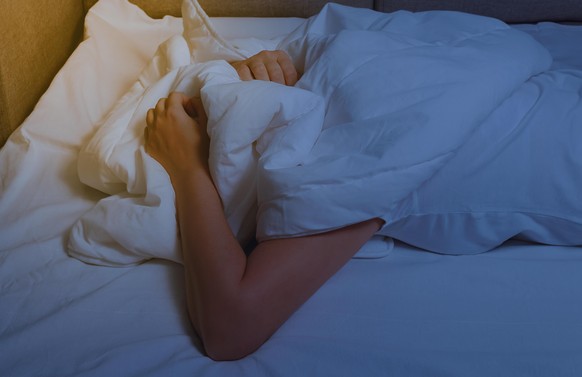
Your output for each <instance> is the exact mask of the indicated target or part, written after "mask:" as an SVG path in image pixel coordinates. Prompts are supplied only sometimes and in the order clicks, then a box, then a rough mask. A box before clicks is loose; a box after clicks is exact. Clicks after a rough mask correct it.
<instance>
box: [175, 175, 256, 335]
mask: <svg viewBox="0 0 582 377" xmlns="http://www.w3.org/2000/svg"><path fill="white" fill-rule="evenodd" d="M172 184H173V186H174V191H175V193H176V204H177V207H176V209H177V214H178V223H179V226H180V237H181V243H182V254H183V261H184V269H185V277H186V293H187V295H188V299H189V300H190V303H189V304H190V305H189V309H190V310H189V312H190V316H191V319H192V322H193V324H194V325H195V327H196V330H197V331H198V333H199V335H200V336H201V337H202V338H203V339H204V337H205V334H204V332H205V331H204V329H206V328H209V327H212V326H211V325H210V324H208V322H209V321H212V320H220V318H219V317H220V314H221V313H228V312H229V311H230V310H231V308H228V306H229V305H232V302H233V299H235V298H236V297H237V296H238V289H239V284H240V282H241V280H242V277H243V274H244V271H245V266H246V256H245V254H244V252H243V251H242V249H241V247H240V246H239V244H238V242H237V241H236V239H235V238H234V236H233V235H232V232H231V231H230V228H229V226H228V223H227V222H226V219H225V217H224V214H223V208H222V203H221V201H220V197H219V196H218V193H217V191H216V188H215V186H214V184H213V182H212V180H211V178H210V175H209V173H208V172H207V170H206V169H201V168H200V169H192V170H191V171H186V172H183V173H181V174H179V175H178V174H173V175H172ZM205 313H213V315H212V316H211V317H210V318H209V316H208V315H207V314H205ZM216 313H218V315H217V314H216Z"/></svg>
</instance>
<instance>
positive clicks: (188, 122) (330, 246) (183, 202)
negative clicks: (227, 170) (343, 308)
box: [146, 93, 381, 360]
mask: <svg viewBox="0 0 582 377" xmlns="http://www.w3.org/2000/svg"><path fill="white" fill-rule="evenodd" d="M147 124H148V127H147V128H146V150H147V152H148V153H149V154H150V155H151V156H152V157H154V158H155V159H156V160H158V161H159V162H160V163H161V164H162V166H164V168H165V169H166V171H167V172H168V174H169V176H170V179H171V180H172V185H173V187H174V191H175V193H176V209H177V213H178V222H179V226H180V234H181V241H182V253H183V260H184V270H185V277H186V294H187V301H188V312H189V315H190V319H191V322H192V324H193V326H194V328H195V329H196V331H197V333H198V334H199V336H200V337H201V339H202V342H203V344H204V347H205V350H206V352H207V353H208V355H209V356H210V357H211V358H213V359H216V360H230V359H238V358H241V357H244V356H246V355H248V354H250V353H251V352H253V351H254V350H256V349H257V348H258V347H260V345H261V344H263V343H264V342H265V341H266V340H267V339H268V338H269V337H270V336H271V335H272V334H273V333H274V332H275V331H276V330H277V329H278V328H279V327H280V326H281V324H282V323H283V322H285V321H286V320H287V318H289V316H291V314H292V313H293V312H294V311H295V310H297V309H298V308H299V307H300V306H301V305H302V304H303V303H304V302H305V301H306V300H307V299H308V298H309V297H310V296H311V295H312V294H313V293H314V292H315V291H316V290H317V289H318V288H319V287H320V286H321V285H322V284H323V283H325V282H326V281H327V280H328V279H329V278H330V277H331V276H332V275H333V274H334V273H335V272H336V271H338V270H339V269H340V268H341V267H342V266H343V265H344V264H345V263H346V262H347V261H348V260H349V259H350V258H351V257H352V256H353V254H354V253H355V252H356V251H357V250H358V249H359V248H360V247H361V245H362V244H364V243H365V242H366V241H367V240H368V239H369V238H370V237H371V236H372V235H373V234H374V233H375V232H376V231H377V230H378V229H379V228H380V226H381V220H379V219H372V220H369V221H366V222H363V223H359V224H355V225H352V226H349V227H346V228H343V229H339V230H336V231H332V232H327V233H323V234H319V235H314V236H308V237H298V238H286V239H278V240H271V241H266V242H262V243H260V244H259V245H258V246H257V247H256V248H255V250H253V252H252V253H251V254H250V256H249V257H247V256H246V255H245V253H244V252H243V250H242V249H241V247H240V245H239V244H238V242H237V240H236V239H235V237H234V235H233V234H232V232H231V230H230V228H229V226H228V224H227V221H226V219H225V217H224V212H223V208H222V203H221V200H220V197H219V195H218V193H217V191H216V188H215V186H214V183H213V182H212V179H211V177H210V173H209V169H208V144H209V140H208V136H207V134H206V115H205V114H204V109H203V107H202V104H201V102H200V101H199V100H197V99H190V98H188V97H186V96H184V95H183V94H180V93H172V94H171V95H170V96H169V97H168V98H167V99H161V100H160V101H159V102H158V104H157V106H156V108H155V110H153V109H152V110H150V111H148V114H147Z"/></svg>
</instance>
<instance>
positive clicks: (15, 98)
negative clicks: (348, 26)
mask: <svg viewBox="0 0 582 377" xmlns="http://www.w3.org/2000/svg"><path fill="white" fill-rule="evenodd" d="M130 1H131V2H133V3H135V4H137V5H139V6H140V7H142V8H143V9H144V10H145V11H146V12H147V13H148V14H149V15H150V16H152V17H156V18H160V17H162V16H164V15H167V14H168V15H174V16H178V15H179V14H180V6H181V2H182V0H130ZM334 1H335V2H338V3H342V4H346V5H352V6H358V7H365V8H374V9H376V10H380V11H383V12H392V11H395V10H398V9H406V10H411V11H423V10H436V9H447V10H457V11H465V12H470V13H476V14H482V15H486V16H492V17H496V18H499V19H502V20H504V21H506V22H537V21H574V22H580V21H582V1H579V0H551V1H550V0H511V1H508V0H488V1H482V0H334ZM96 2H97V0H51V1H38V0H2V1H0V35H2V45H1V48H0V146H2V145H4V143H5V141H6V139H7V138H8V136H9V135H10V134H11V133H12V131H13V130H14V129H16V127H18V126H19V125H20V124H21V123H22V121H23V120H24V119H25V118H26V116H28V114H30V112H31V111H32V109H33V107H34V105H35V104H36V102H37V101H38V99H39V98H40V96H41V95H42V93H43V92H44V91H45V90H46V89H47V87H48V85H49V84H50V82H51V80H52V78H53V77H54V75H55V74H56V73H57V71H58V70H59V69H60V67H61V66H62V65H63V64H64V62H65V61H66V59H67V58H68V57H69V55H70V54H71V52H72V51H73V50H74V49H75V47H76V46H77V45H78V44H79V42H80V41H81V39H82V35H83V19H84V15H85V14H86V12H87V10H88V9H89V8H90V7H91V6H92V5H93V4H95V3H96ZM326 2H327V1H325V0H200V4H201V5H202V6H203V7H204V9H205V10H206V11H207V12H208V14H209V15H211V16H246V17H249V16H255V17H261V16H269V17H308V16H310V15H312V14H314V13H316V12H318V11H319V10H320V9H321V7H322V6H323V5H324V4H325V3H326Z"/></svg>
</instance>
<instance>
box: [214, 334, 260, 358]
mask: <svg viewBox="0 0 582 377" xmlns="http://www.w3.org/2000/svg"><path fill="white" fill-rule="evenodd" d="M203 343H204V350H205V352H206V355H207V356H208V357H209V358H211V359H212V360H214V361H233V360H240V359H242V358H244V357H246V356H248V355H250V354H252V353H253V352H254V351H256V350H257V349H258V348H259V347H260V344H257V345H253V344H250V343H248V342H245V341H244V339H243V340H242V341H241V339H230V340H227V341H224V340H222V339H213V338H206V339H204V340H203Z"/></svg>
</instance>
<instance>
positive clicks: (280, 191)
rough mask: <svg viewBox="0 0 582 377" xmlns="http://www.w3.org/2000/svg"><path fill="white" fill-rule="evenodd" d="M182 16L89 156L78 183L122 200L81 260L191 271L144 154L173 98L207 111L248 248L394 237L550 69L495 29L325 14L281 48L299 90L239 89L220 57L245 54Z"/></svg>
mask: <svg viewBox="0 0 582 377" xmlns="http://www.w3.org/2000/svg"><path fill="white" fill-rule="evenodd" d="M184 4H185V5H184V7H183V9H184V14H183V17H184V22H185V25H190V26H189V27H186V28H185V35H184V38H182V37H175V38H174V39H173V40H170V41H168V42H167V43H166V44H165V45H164V46H161V48H160V50H159V52H158V55H156V57H155V58H154V60H153V63H152V64H153V66H152V67H153V68H152V67H150V68H148V69H146V71H144V74H143V75H142V77H141V78H140V81H139V82H138V83H136V85H135V86H134V88H132V90H131V91H130V92H129V93H128V94H127V95H126V96H125V97H124V98H123V99H122V100H121V101H120V104H119V105H118V106H117V107H116V109H114V110H113V111H112V113H111V115H110V116H109V117H108V118H107V120H106V121H105V123H104V124H103V125H102V126H101V127H100V128H99V130H98V131H97V133H96V135H95V137H94V138H93V139H92V141H91V142H90V143H89V144H88V145H87V147H86V148H84V150H83V151H82V152H81V155H80V158H79V166H80V169H79V170H80V176H81V178H82V179H83V181H84V182H85V183H87V184H89V185H91V186H93V187H96V188H98V189H100V190H102V191H104V192H107V193H109V194H111V195H113V196H112V197H110V198H107V199H105V200H104V201H103V203H99V204H98V205H97V206H96V207H95V209H94V210H93V211H91V212H89V213H88V214H87V215H85V216H84V218H82V219H81V220H80V221H79V222H78V223H77V225H76V226H75V227H74V228H73V231H72V233H71V242H70V253H71V255H73V256H75V257H77V258H79V259H82V260H85V261H87V262H90V263H96V264H105V265H127V264H133V263H139V262H141V261H143V260H146V259H148V258H153V257H161V258H166V259H170V260H174V261H178V262H179V261H181V257H180V253H179V249H178V245H179V240H178V234H177V230H176V225H175V213H174V210H173V206H174V203H173V193H172V190H171V184H170V182H169V179H168V177H167V176H165V174H164V172H163V169H161V167H160V166H159V165H157V166H156V164H157V163H156V162H155V161H153V160H152V159H151V158H150V157H149V156H147V154H145V153H144V152H143V149H142V148H140V145H141V144H142V143H143V139H142V136H141V135H142V133H143V127H144V126H145V121H144V119H145V113H146V111H147V109H148V108H150V107H153V106H154V104H155V102H156V101H157V99H159V98H161V97H165V96H167V95H168V94H169V93H170V92H171V91H174V90H179V91H185V92H186V93H188V94H190V95H200V96H201V97H202V100H203V103H204V107H205V109H206V111H207V112H208V116H209V123H208V132H209V135H210V137H211V154H210V166H211V170H212V175H213V179H214V181H215V184H216V185H217V188H218V190H219V193H220V195H221V198H222V199H223V202H224V209H225V214H226V217H227V219H228V221H229V224H230V226H231V228H232V230H233V232H234V234H235V235H236V236H237V238H238V239H239V241H240V242H241V243H245V242H246V241H247V240H249V239H250V238H251V237H253V236H255V235H256V237H257V238H258V240H259V241H261V240H265V239H270V238H278V237H295V236H301V235H307V234H313V233H318V232H324V231H328V230H331V229H337V228H340V227H343V226H346V225H349V224H353V223H357V222H359V221H363V220H366V219H369V218H373V217H381V218H383V219H384V220H385V221H386V222H387V223H388V224H389V223H390V222H391V221H392V219H393V218H394V217H393V215H394V213H393V212H394V210H395V209H396V208H398V206H399V205H400V203H401V201H402V200H403V199H404V198H406V197H407V196H408V195H410V193H411V192H413V191H414V190H416V189H418V188H419V187H420V186H422V185H423V183H425V182H426V181H427V180H429V179H430V178H431V177H432V176H433V175H434V174H435V173H436V172H438V171H439V170H440V169H442V167H443V166H445V165H446V164H447V162H448V161H450V159H451V158H452V157H453V156H454V155H455V153H456V151H457V150H458V149H459V147H460V146H462V145H463V143H464V142H465V141H466V140H467V139H469V138H470V136H471V135H472V134H473V133H475V131H476V130H477V129H478V128H479V126H480V125H481V124H482V123H483V121H484V120H485V119H486V118H487V117H488V116H489V115H490V114H491V113H492V112H493V111H494V110H495V109H496V108H498V107H499V106H500V104H501V103H502V102H503V101H504V100H506V99H507V98H509V97H510V96H511V95H512V93H514V92H515V91H516V90H517V89H518V88H519V87H520V86H521V85H523V84H524V83H525V82H526V81H527V80H528V79H530V77H532V76H535V75H537V74H539V73H541V72H543V71H545V70H547V69H548V68H549V67H550V65H551V57H550V55H549V53H548V52H547V51H546V50H545V49H544V48H543V47H542V46H541V45H539V44H538V43H537V42H535V41H534V40H533V39H532V38H530V37H529V36H528V35H526V34H525V33H522V32H519V31H516V30H514V29H512V28H510V27H508V26H507V25H505V24H504V23H502V22H500V21H497V20H493V19H490V18H485V17H479V16H472V15H468V14H462V13H455V12H427V13H418V14H414V13H409V12H396V13H392V14H382V13H378V12H374V11H369V10H354V9H352V8H349V7H345V6H341V5H337V4H330V5H327V6H326V7H325V8H324V9H323V10H322V11H321V12H320V14H319V15H317V16H314V17H313V18H311V19H309V20H308V21H307V22H305V23H304V24H303V25H302V26H300V27H299V28H298V29H297V30H295V31H294V32H292V33H291V34H290V35H289V36H287V37H286V38H285V39H284V40H282V41H281V42H280V43H279V45H278V48H281V49H284V50H286V51H287V52H288V53H289V54H290V55H291V56H292V58H293V60H294V62H295V63H296V65H297V67H298V68H299V69H300V70H304V74H303V76H302V78H301V80H300V81H299V82H298V84H297V85H296V87H285V86H282V85H278V84H275V83H268V82H261V81H252V82H241V81H240V80H239V79H238V77H237V75H236V72H235V71H234V69H232V68H231V67H230V65H229V64H227V63H226V62H225V61H224V60H212V59H229V58H231V57H237V56H238V57H241V56H248V54H249V53H248V52H241V50H239V49H237V48H235V47H233V46H230V45H229V43H228V41H226V40H224V39H223V38H220V37H219V36H217V35H216V33H215V31H213V29H212V25H211V23H210V20H209V19H208V17H207V16H206V15H204V14H203V11H202V10H201V8H200V7H199V5H198V4H197V3H196V1H194V0H185V2H184ZM192 25H194V26H192ZM192 33H200V34H198V35H192ZM267 45H268V46H272V41H271V42H269V43H266V44H265V46H267ZM217 46H219V47H217ZM212 51H218V52H217V55H213V53H212ZM156 62H157V63H156ZM160 62H164V64H161V63H160ZM160 67H161V68H160ZM152 72H153V73H152ZM160 169H161V170H160ZM122 203H123V205H122ZM125 204H127V205H125ZM113 219H116V220H113ZM255 224H256V229H255Z"/></svg>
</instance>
